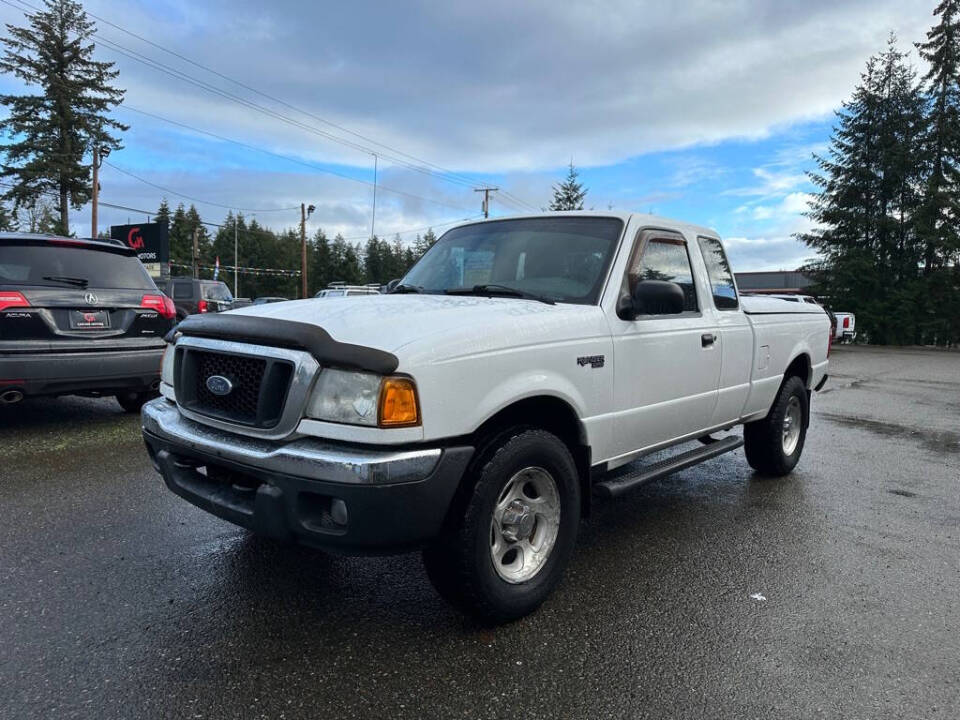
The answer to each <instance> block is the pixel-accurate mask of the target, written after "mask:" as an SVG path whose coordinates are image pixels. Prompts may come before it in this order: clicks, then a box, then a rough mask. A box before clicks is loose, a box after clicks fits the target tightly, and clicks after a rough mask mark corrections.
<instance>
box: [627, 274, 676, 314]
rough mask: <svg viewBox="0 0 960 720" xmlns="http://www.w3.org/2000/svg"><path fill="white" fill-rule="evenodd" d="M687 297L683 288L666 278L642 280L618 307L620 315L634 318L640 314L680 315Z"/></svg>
mask: <svg viewBox="0 0 960 720" xmlns="http://www.w3.org/2000/svg"><path fill="white" fill-rule="evenodd" d="M685 302H686V299H685V297H684V294H683V288H682V287H680V286H679V285H677V283H674V282H667V281H665V280H641V281H640V282H638V283H637V285H636V287H634V289H633V294H632V295H631V296H630V297H629V298H624V299H623V301H621V303H620V308H618V310H619V311H620V312H619V315H620V317H622V318H624V319H628V320H634V319H636V317H637V316H638V315H678V314H679V313H682V312H683V306H684V304H685Z"/></svg>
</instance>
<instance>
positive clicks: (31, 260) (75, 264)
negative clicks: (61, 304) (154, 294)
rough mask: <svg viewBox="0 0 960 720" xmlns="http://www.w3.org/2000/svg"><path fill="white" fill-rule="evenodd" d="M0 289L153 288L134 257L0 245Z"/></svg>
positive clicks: (42, 246) (60, 247)
mask: <svg viewBox="0 0 960 720" xmlns="http://www.w3.org/2000/svg"><path fill="white" fill-rule="evenodd" d="M0 285H36V286H46V287H79V288H87V287H90V288H117V289H135V290H153V288H154V287H155V286H154V284H153V281H152V280H151V279H150V276H149V275H147V271H146V269H145V268H144V267H143V263H141V262H140V260H138V259H137V257H136V256H133V255H122V254H120V253H115V252H110V251H109V250H96V249H91V248H84V247H78V246H75V245H67V244H25V245H6V244H4V245H0Z"/></svg>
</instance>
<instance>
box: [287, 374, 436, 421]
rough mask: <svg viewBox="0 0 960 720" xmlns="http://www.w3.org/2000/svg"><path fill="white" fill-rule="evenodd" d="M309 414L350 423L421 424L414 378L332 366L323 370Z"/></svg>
mask: <svg viewBox="0 0 960 720" xmlns="http://www.w3.org/2000/svg"><path fill="white" fill-rule="evenodd" d="M306 415H307V417H311V418H315V419H317V420H326V421H328V422H337V423H347V424H350V425H370V426H377V425H379V426H380V427H409V426H411V425H419V424H420V408H419V405H418V402H417V391H416V386H415V385H414V384H413V380H411V379H409V378H403V377H382V376H380V375H372V374H370V373H362V372H350V371H347V370H335V369H332V368H327V369H324V370H322V371H321V372H320V378H319V379H318V380H317V384H316V387H314V389H313V394H312V395H311V396H310V402H308V403H307V410H306Z"/></svg>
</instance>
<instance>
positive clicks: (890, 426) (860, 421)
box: [817, 413, 960, 453]
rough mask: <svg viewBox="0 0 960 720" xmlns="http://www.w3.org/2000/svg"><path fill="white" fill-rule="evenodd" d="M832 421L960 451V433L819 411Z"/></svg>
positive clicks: (945, 450) (939, 449)
mask: <svg viewBox="0 0 960 720" xmlns="http://www.w3.org/2000/svg"><path fill="white" fill-rule="evenodd" d="M817 414H818V415H819V416H820V417H822V418H825V419H827V420H829V421H830V422H833V423H836V424H838V425H844V426H846V427H854V428H860V429H861V430H867V431H869V432H872V433H874V434H876V435H882V436H884V437H900V438H905V439H910V440H917V441H919V442H920V443H922V444H923V446H924V447H925V448H927V449H928V450H932V451H933V452H939V453H960V433H955V432H948V431H936V430H918V429H917V428H913V427H908V426H906V425H897V424H896V423H888V422H881V421H880V420H867V419H865V418H856V417H850V416H848V415H837V414H834V413H817Z"/></svg>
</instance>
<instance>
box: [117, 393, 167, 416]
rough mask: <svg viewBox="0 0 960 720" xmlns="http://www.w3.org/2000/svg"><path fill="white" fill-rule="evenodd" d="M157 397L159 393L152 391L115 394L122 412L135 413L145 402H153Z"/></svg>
mask: <svg viewBox="0 0 960 720" xmlns="http://www.w3.org/2000/svg"><path fill="white" fill-rule="evenodd" d="M158 395H159V393H158V392H156V391H154V390H144V391H143V392H126V393H117V395H116V398H117V402H118V403H120V407H122V408H123V410H124V412H128V413H137V412H140V408H142V407H143V404H144V403H145V402H147V401H149V400H153V398H155V397H157V396H158Z"/></svg>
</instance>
